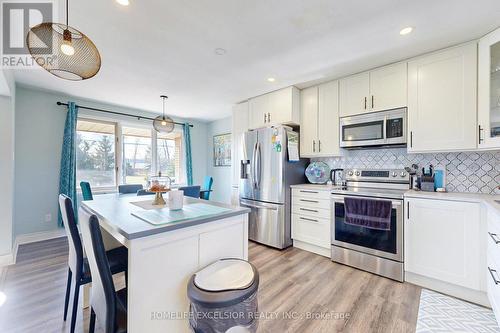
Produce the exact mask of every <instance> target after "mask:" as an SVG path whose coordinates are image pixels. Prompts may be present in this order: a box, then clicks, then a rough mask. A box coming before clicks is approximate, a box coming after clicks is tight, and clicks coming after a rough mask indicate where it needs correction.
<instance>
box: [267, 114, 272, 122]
mask: <svg viewBox="0 0 500 333" xmlns="http://www.w3.org/2000/svg"><path fill="white" fill-rule="evenodd" d="M267 121H268V122H269V123H270V122H271V114H270V113H269V112H268V113H267Z"/></svg>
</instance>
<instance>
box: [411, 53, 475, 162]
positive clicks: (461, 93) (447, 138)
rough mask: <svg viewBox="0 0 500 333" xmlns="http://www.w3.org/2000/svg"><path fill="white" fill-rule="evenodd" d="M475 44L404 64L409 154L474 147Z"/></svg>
mask: <svg viewBox="0 0 500 333" xmlns="http://www.w3.org/2000/svg"><path fill="white" fill-rule="evenodd" d="M476 91H477V44H476V43H469V44H466V45H462V46H457V47H453V48H450V49H446V50H444V51H439V52H436V53H432V54H430V55H425V56H422V57H419V58H416V59H414V60H411V61H409V62H408V119H409V120H408V132H409V142H408V151H409V152H433V151H455V150H471V149H475V148H476V138H477V123H476V111H477V108H476V97H477V96H476Z"/></svg>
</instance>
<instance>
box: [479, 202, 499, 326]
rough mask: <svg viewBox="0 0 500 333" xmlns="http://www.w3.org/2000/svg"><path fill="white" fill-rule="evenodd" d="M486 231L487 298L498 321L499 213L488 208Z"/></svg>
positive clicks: (485, 270)
mask: <svg viewBox="0 0 500 333" xmlns="http://www.w3.org/2000/svg"><path fill="white" fill-rule="evenodd" d="M487 219H488V231H487V232H486V233H485V235H484V236H485V237H486V244H487V246H486V249H487V250H486V257H487V267H486V268H485V269H484V271H483V273H484V274H485V275H486V285H487V291H488V300H489V301H490V304H491V308H492V309H493V313H495V317H496V319H497V322H500V213H498V212H496V211H495V210H494V209H491V208H489V209H488V212H487Z"/></svg>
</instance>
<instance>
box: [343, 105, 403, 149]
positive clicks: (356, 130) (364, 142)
mask: <svg viewBox="0 0 500 333" xmlns="http://www.w3.org/2000/svg"><path fill="white" fill-rule="evenodd" d="M406 119H407V117H406V108H401V109H394V110H388V111H380V112H372V113H366V114H360V115H355V116H350V117H343V118H340V147H342V148H347V149H353V148H363V147H385V146H406V127H407V126H406Z"/></svg>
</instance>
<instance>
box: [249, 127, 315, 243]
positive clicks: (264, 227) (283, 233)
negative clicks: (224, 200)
mask: <svg viewBox="0 0 500 333" xmlns="http://www.w3.org/2000/svg"><path fill="white" fill-rule="evenodd" d="M288 140H293V141H291V142H292V143H293V144H292V145H297V146H296V149H293V148H292V150H293V151H289V149H288V148H289V147H288ZM292 145H291V146H292ZM242 149H243V155H242V160H241V161H240V205H241V206H244V207H248V208H250V210H251V212H250V214H249V220H248V238H249V239H250V240H253V241H256V242H259V243H262V244H265V245H268V246H272V247H275V248H278V249H284V248H286V247H288V246H290V245H292V239H291V230H290V229H291V226H290V220H291V194H290V185H293V184H301V183H304V182H305V181H306V179H305V175H304V170H305V167H306V164H307V162H308V159H299V160H296V161H290V160H289V157H290V156H291V157H292V158H293V157H294V156H296V157H298V133H297V132H294V131H293V129H292V128H290V127H287V126H279V127H271V128H261V129H257V130H253V131H248V132H246V133H244V138H243V147H242Z"/></svg>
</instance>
